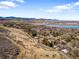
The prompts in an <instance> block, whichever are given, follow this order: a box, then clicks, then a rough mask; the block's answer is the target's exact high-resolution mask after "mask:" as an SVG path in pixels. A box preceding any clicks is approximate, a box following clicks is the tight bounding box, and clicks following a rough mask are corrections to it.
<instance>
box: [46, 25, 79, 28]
mask: <svg viewBox="0 0 79 59" xmlns="http://www.w3.org/2000/svg"><path fill="white" fill-rule="evenodd" d="M46 26H50V27H59V28H72V29H79V26H75V25H54V24H47V25H46Z"/></svg>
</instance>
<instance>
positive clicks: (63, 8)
mask: <svg viewBox="0 0 79 59" xmlns="http://www.w3.org/2000/svg"><path fill="white" fill-rule="evenodd" d="M72 7H73V6H71V5H70V4H66V5H60V6H55V7H54V8H55V9H59V10H66V9H71V8H72Z"/></svg>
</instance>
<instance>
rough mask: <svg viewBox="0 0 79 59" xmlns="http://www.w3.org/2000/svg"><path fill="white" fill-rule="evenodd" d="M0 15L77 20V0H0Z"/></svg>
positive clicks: (78, 9)
mask: <svg viewBox="0 0 79 59" xmlns="http://www.w3.org/2000/svg"><path fill="white" fill-rule="evenodd" d="M0 16H4V17H5V16H16V17H28V18H30V17H32V18H49V19H60V20H79V0H0Z"/></svg>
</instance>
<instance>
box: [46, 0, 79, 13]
mask: <svg viewBox="0 0 79 59" xmlns="http://www.w3.org/2000/svg"><path fill="white" fill-rule="evenodd" d="M76 6H79V1H78V2H75V3H73V4H72V3H71V4H65V5H57V6H54V7H53V8H50V9H47V10H45V12H49V13H56V12H57V13H58V12H63V11H65V10H67V11H70V10H73V9H74V7H76Z"/></svg>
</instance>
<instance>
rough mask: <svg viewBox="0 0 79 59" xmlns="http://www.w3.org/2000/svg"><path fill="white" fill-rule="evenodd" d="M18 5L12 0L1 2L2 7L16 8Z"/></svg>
mask: <svg viewBox="0 0 79 59" xmlns="http://www.w3.org/2000/svg"><path fill="white" fill-rule="evenodd" d="M16 6H17V5H16V4H15V3H14V2H11V1H1V2H0V8H14V7H16Z"/></svg>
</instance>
